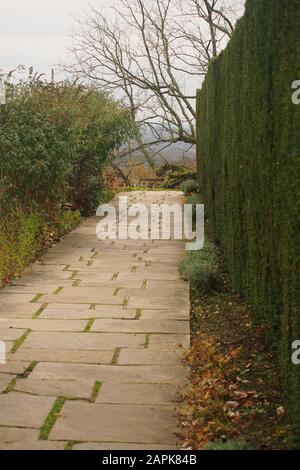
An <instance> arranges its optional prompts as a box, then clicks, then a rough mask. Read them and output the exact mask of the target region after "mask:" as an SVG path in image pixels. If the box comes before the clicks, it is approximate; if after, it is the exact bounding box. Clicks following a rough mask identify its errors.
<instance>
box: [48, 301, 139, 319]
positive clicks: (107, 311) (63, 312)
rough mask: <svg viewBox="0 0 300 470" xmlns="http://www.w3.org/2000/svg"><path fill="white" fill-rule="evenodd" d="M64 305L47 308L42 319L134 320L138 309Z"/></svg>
mask: <svg viewBox="0 0 300 470" xmlns="http://www.w3.org/2000/svg"><path fill="white" fill-rule="evenodd" d="M63 305H64V304H60V308H51V307H53V304H52V305H49V307H47V308H45V310H43V312H42V313H41V316H40V318H44V319H65V320H75V319H84V318H85V319H90V318H108V319H113V318H117V319H129V320H130V319H131V320H133V319H134V318H135V317H136V315H137V312H136V309H129V308H126V309H124V308H123V306H121V305H95V306H94V307H93V309H90V307H89V305H81V307H83V308H77V306H76V307H74V308H69V307H68V308H63Z"/></svg>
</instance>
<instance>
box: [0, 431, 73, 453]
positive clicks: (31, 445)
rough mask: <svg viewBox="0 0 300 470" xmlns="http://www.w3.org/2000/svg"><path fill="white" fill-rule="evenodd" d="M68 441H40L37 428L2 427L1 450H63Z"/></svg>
mask: <svg viewBox="0 0 300 470" xmlns="http://www.w3.org/2000/svg"><path fill="white" fill-rule="evenodd" d="M65 445H66V443H64V442H54V441H40V440H39V431H38V430H36V429H25V428H13V427H11V428H7V427H0V450H63V449H64V447H65Z"/></svg>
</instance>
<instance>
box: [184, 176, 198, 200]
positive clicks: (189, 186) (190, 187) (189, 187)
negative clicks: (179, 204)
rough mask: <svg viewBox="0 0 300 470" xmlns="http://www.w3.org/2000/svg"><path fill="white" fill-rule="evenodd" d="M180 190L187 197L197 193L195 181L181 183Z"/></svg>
mask: <svg viewBox="0 0 300 470" xmlns="http://www.w3.org/2000/svg"><path fill="white" fill-rule="evenodd" d="M180 189H181V191H182V192H183V193H184V194H185V195H186V196H187V195H188V194H191V193H194V192H195V191H197V183H196V181H195V180H186V181H183V182H182V183H181V185H180Z"/></svg>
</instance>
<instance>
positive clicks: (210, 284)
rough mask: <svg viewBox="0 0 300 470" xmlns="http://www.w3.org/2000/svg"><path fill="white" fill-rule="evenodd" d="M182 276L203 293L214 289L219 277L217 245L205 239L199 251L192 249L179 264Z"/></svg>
mask: <svg viewBox="0 0 300 470" xmlns="http://www.w3.org/2000/svg"><path fill="white" fill-rule="evenodd" d="M179 272H180V273H181V275H182V277H183V278H184V279H186V280H187V281H190V282H191V283H192V284H193V285H194V286H195V287H196V288H197V289H199V290H200V291H201V292H203V293H208V292H210V291H212V290H213V289H214V288H215V287H216V286H217V283H218V279H219V257H218V254H217V252H216V248H215V246H214V245H213V244H212V243H210V242H209V241H205V243H204V247H203V248H202V250H199V251H190V252H189V253H188V254H187V256H186V258H185V259H184V260H183V261H182V262H181V263H180V265H179Z"/></svg>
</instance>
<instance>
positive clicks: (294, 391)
mask: <svg viewBox="0 0 300 470" xmlns="http://www.w3.org/2000/svg"><path fill="white" fill-rule="evenodd" d="M295 80H300V2H299V0H248V1H247V4H246V12H245V15H244V17H243V18H242V19H241V20H240V21H239V22H238V24H237V28H236V31H235V33H234V35H233V38H232V39H231V41H230V43H229V45H228V46H227V48H226V49H225V50H224V51H223V52H222V53H221V54H220V56H219V57H218V58H216V59H215V60H214V61H213V62H212V63H211V65H210V67H209V71H208V74H207V77H206V79H205V82H204V84H203V87H202V90H200V91H199V92H198V98H197V113H198V126H197V140H198V149H197V160H198V175H199V184H200V192H201V194H202V196H203V198H204V200H205V203H206V212H207V215H208V217H209V220H210V224H211V226H212V228H213V230H214V233H215V237H216V239H217V240H218V241H219V242H220V245H221V247H222V250H223V252H224V255H225V260H226V264H227V268H228V271H229V272H230V274H231V276H232V280H233V285H234V288H235V289H236V290H237V291H239V292H241V293H243V295H244V296H245V297H246V299H247V301H248V302H249V303H250V304H251V305H252V307H253V310H254V312H255V315H256V318H257V320H258V321H260V322H262V323H264V324H265V326H266V331H267V334H268V336H269V337H270V339H272V342H273V344H274V346H275V347H276V349H277V352H278V358H279V363H280V370H281V375H282V380H283V388H284V391H285V394H286V398H287V402H288V404H289V408H290V411H291V416H292V418H293V420H294V430H295V434H294V435H295V436H296V438H297V442H298V445H299V442H300V365H298V366H296V365H293V364H292V361H291V354H292V349H291V345H292V342H293V341H294V340H300V308H299V306H300V197H299V196H300V105H298V106H297V105H295V104H293V103H292V99H291V97H292V93H293V90H292V83H293V82H294V81H295Z"/></svg>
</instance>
